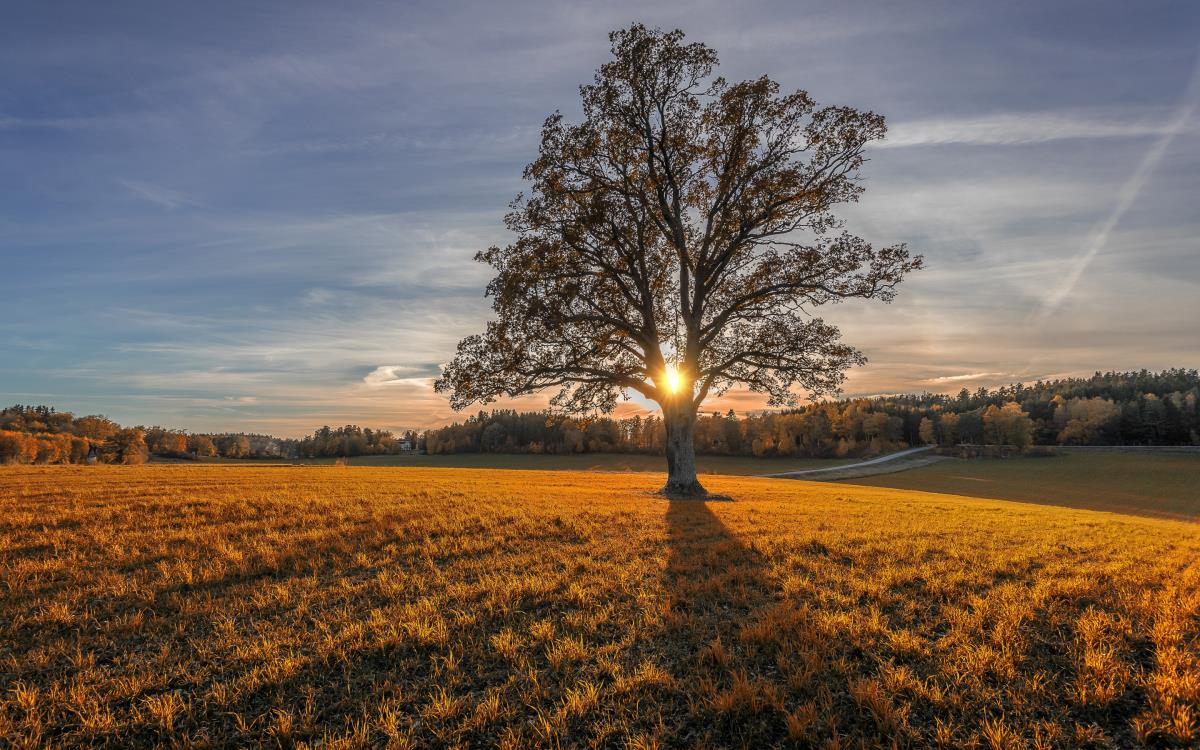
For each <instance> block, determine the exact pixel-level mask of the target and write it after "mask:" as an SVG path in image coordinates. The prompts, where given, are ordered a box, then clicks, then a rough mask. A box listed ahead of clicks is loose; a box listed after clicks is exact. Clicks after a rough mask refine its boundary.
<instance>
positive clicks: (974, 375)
mask: <svg viewBox="0 0 1200 750" xmlns="http://www.w3.org/2000/svg"><path fill="white" fill-rule="evenodd" d="M1007 377H1010V374H1009V373H1005V372H968V373H964V374H962V375H942V376H941V377H937V378H928V379H927V380H925V381H923V382H926V383H929V384H931V385H932V384H938V383H960V382H968V381H972V380H994V379H996V378H1007Z"/></svg>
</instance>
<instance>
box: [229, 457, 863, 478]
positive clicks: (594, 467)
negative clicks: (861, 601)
mask: <svg viewBox="0 0 1200 750" xmlns="http://www.w3.org/2000/svg"><path fill="white" fill-rule="evenodd" d="M209 460H211V461H212V462H213V463H226V464H236V465H254V464H255V463H259V462H257V461H244V460H236V461H230V460H227V459H209ZM339 460H340V461H341V462H342V463H344V464H346V465H348V466H366V467H383V466H402V467H409V468H429V469H433V468H442V469H525V470H531V471H618V472H630V471H656V472H657V471H663V470H664V469H665V468H666V462H667V459H666V458H664V457H663V456H647V455H639V454H633V453H574V454H566V455H548V454H542V455H531V454H524V453H451V454H445V455H433V456H430V455H424V454H418V453H409V454H402V455H396V456H355V457H354V458H348V459H334V458H309V459H304V458H300V459H287V461H286V463H295V464H313V465H330V464H334V463H337V462H338V461H339ZM853 460H854V459H824V458H753V457H751V456H697V457H696V464H697V470H698V471H699V472H700V473H701V474H733V475H738V476H740V475H750V474H770V473H775V472H784V471H802V470H804V469H820V468H825V467H828V466H838V465H841V464H846V463H852V462H853Z"/></svg>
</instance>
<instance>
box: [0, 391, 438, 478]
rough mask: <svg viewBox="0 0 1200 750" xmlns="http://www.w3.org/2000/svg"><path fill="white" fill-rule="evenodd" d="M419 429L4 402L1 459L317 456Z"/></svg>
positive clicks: (399, 447) (350, 452) (404, 446)
mask: <svg viewBox="0 0 1200 750" xmlns="http://www.w3.org/2000/svg"><path fill="white" fill-rule="evenodd" d="M417 443H418V436H417V434H416V433H415V432H408V433H406V434H405V435H403V436H400V437H397V436H395V435H394V434H392V433H391V432H388V431H387V430H372V429H371V428H369V427H359V426H357V425H347V426H345V427H322V428H320V429H319V430H317V431H315V432H314V433H313V434H311V435H309V436H307V437H305V438H302V439H300V440H296V439H293V438H277V437H273V436H271V435H257V434H252V433H243V432H236V433H234V432H228V433H192V432H184V431H182V430H169V429H165V428H162V427H122V426H121V425H119V424H117V423H116V422H114V421H112V420H111V419H108V418H107V417H103V416H98V415H90V416H86V417H76V416H75V415H73V414H71V413H70V412H65V411H55V410H54V409H53V408H52V407H49V406H20V405H18V406H10V407H8V408H7V409H3V410H0V463H83V462H87V461H95V462H97V463H112V464H140V463H144V462H145V461H147V460H148V459H149V458H150V457H151V456H157V457H160V458H176V459H198V458H212V457H221V458H248V459H256V458H257V459H272V458H276V459H278V458H300V457H303V458H316V457H324V456H364V455H375V454H388V453H400V452H402V451H404V450H408V449H414V448H416V446H417Z"/></svg>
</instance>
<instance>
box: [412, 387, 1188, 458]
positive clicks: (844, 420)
mask: <svg viewBox="0 0 1200 750" xmlns="http://www.w3.org/2000/svg"><path fill="white" fill-rule="evenodd" d="M1198 400H1200V374H1198V373H1197V371H1196V370H1182V369H1179V370H1164V371H1162V372H1148V371H1145V370H1142V371H1140V372H1107V373H1096V374H1095V375H1093V376H1092V377H1090V378H1066V379H1061V380H1051V381H1038V382H1036V383H1034V384H1032V385H1025V384H1021V383H1018V384H1016V385H1010V386H1003V387H1001V388H995V389H987V388H980V389H978V390H976V391H974V392H972V391H970V390H968V389H966V388H964V389H963V390H961V391H959V393H958V394H957V395H943V394H932V393H924V394H920V395H902V396H881V397H875V398H859V399H844V400H841V401H836V402H822V403H816V404H809V405H807V406H805V407H803V408H799V409H795V410H791V411H783V412H765V413H760V414H751V415H749V416H744V417H740V418H739V417H738V416H737V415H735V414H734V413H733V412H732V411H729V412H727V413H725V414H717V413H713V414H708V415H702V416H701V417H700V418H699V421H698V423H697V425H696V450H697V452H699V453H707V454H715V455H737V456H803V457H845V456H864V455H872V454H877V453H882V452H885V451H889V450H895V449H898V448H904V447H908V446H914V445H922V444H935V443H936V444H938V445H942V446H954V445H959V444H964V443H965V444H982V445H1004V446H1012V447H1014V448H1016V449H1018V450H1024V449H1027V448H1029V447H1030V446H1037V445H1200V411H1198V408H1197V401H1198ZM664 444H665V429H664V426H663V423H662V420H661V419H659V418H657V417H655V416H649V417H631V418H628V419H620V420H614V419H609V418H598V419H591V420H579V419H562V418H555V417H554V416H553V415H551V414H549V413H547V412H524V413H518V412H514V411H504V410H500V411H492V412H483V411H481V412H479V413H478V414H476V415H474V416H472V417H470V418H468V419H467V420H466V421H464V422H461V423H456V424H452V425H450V426H448V427H444V428H441V429H436V430H429V431H428V432H426V433H425V447H426V448H427V450H428V451H429V452H430V453H469V452H511V453H580V452H622V453H661V452H662V451H663V446H664Z"/></svg>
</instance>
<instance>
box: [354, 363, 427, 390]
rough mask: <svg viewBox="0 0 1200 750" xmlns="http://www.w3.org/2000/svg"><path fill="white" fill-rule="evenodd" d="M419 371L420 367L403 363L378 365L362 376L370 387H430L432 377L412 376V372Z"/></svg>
mask: <svg viewBox="0 0 1200 750" xmlns="http://www.w3.org/2000/svg"><path fill="white" fill-rule="evenodd" d="M421 371H422V368H419V367H409V366H405V365H380V366H379V367H376V368H375V369H374V370H372V371H371V372H369V373H367V374H366V376H365V377H364V378H363V382H364V383H366V384H367V386H369V387H371V388H385V387H389V386H397V385H404V386H409V387H416V388H432V387H433V378H431V377H413V374H414V373H418V372H421Z"/></svg>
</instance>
